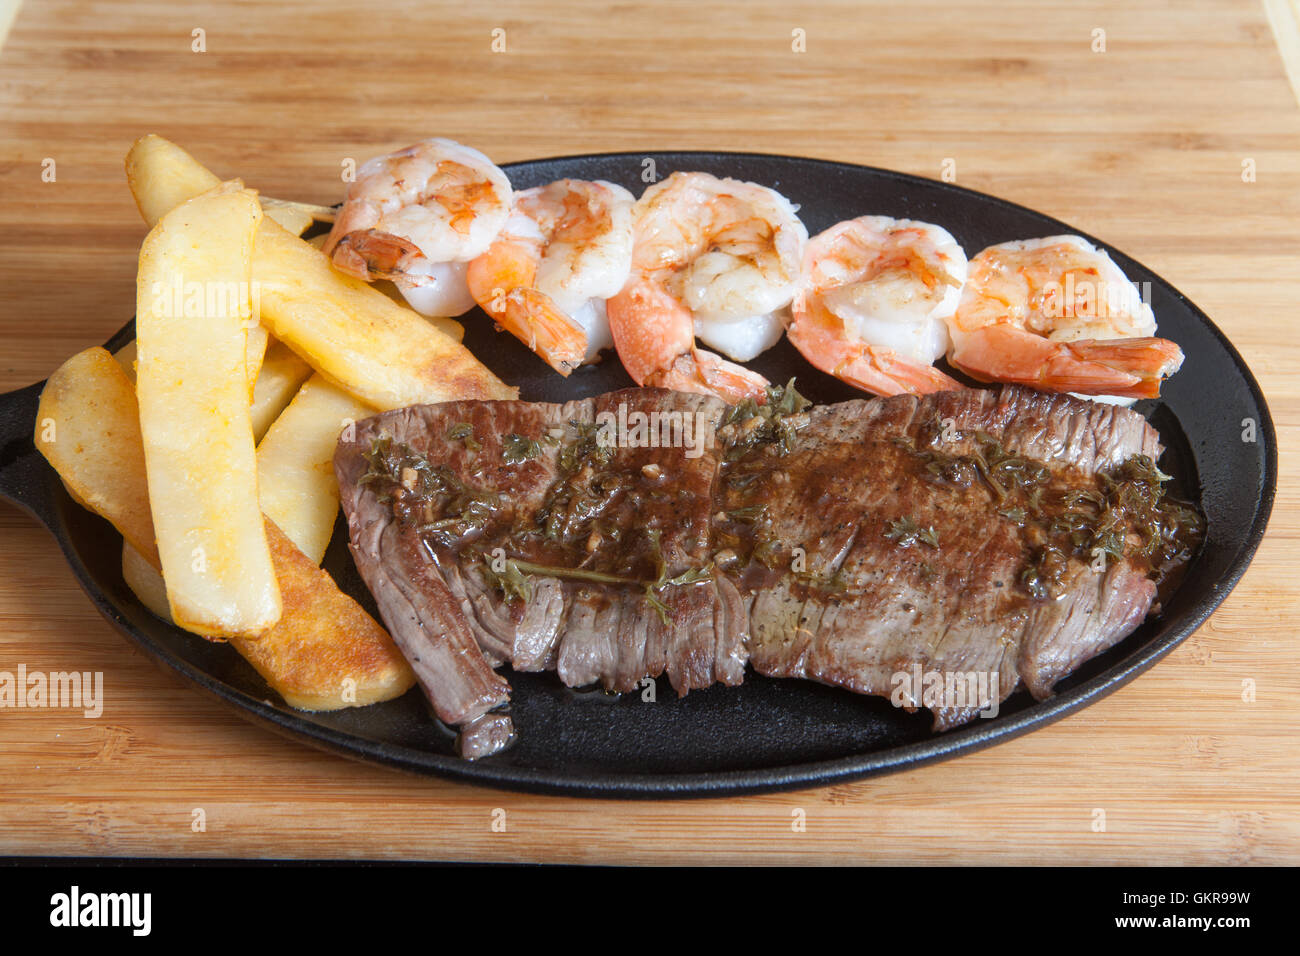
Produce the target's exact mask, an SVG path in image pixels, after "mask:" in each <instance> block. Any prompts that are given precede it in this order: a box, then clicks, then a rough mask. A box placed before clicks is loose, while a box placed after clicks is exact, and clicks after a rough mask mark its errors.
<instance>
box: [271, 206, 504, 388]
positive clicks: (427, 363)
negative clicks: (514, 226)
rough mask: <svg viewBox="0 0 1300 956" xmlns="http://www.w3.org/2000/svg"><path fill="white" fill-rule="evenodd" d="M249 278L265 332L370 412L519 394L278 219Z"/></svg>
mask: <svg viewBox="0 0 1300 956" xmlns="http://www.w3.org/2000/svg"><path fill="white" fill-rule="evenodd" d="M253 281H254V282H255V283H257V288H258V301H259V303H260V305H261V317H262V324H263V325H265V326H266V327H267V328H268V329H270V330H271V334H272V335H274V336H275V337H276V338H277V339H279V340H280V341H282V342H284V343H285V344H286V345H288V346H289V347H290V348H292V349H293V350H294V351H295V352H297V353H298V354H299V355H301V356H302V357H303V358H304V359H306V360H307V362H308V363H310V364H311V366H312V368H314V369H316V371H317V372H320V373H321V374H322V375H324V376H325V377H326V378H328V379H330V380H331V381H333V382H334V383H335V384H337V385H339V386H340V387H342V388H344V389H346V390H347V391H349V392H351V393H352V394H353V395H355V396H356V397H357V398H359V399H361V400H362V401H363V402H365V403H366V404H368V405H371V406H372V407H374V408H378V409H390V408H403V407H405V406H407V405H418V404H425V403H434V402H445V401H452V400H454V399H464V398H515V397H516V396H517V394H518V392H517V390H516V389H514V388H511V387H510V386H508V385H506V384H505V383H503V382H502V381H501V380H500V379H498V378H497V377H496V376H495V375H493V374H492V373H491V372H490V371H488V369H487V368H486V367H485V366H484V365H482V364H481V363H480V362H479V361H478V359H476V358H474V356H473V355H472V354H471V353H470V351H469V350H468V349H466V348H465V347H464V346H463V345H461V344H460V343H459V342H457V341H455V340H454V339H451V338H449V337H448V336H446V335H444V334H442V333H441V332H440V331H438V329H436V328H435V327H434V326H432V325H430V324H429V323H428V322H427V321H425V320H424V319H423V318H421V317H420V316H419V315H417V314H416V313H415V312H412V311H411V310H410V309H404V308H402V307H401V306H399V305H398V304H397V303H395V302H393V301H392V300H391V299H389V298H388V297H387V296H386V295H384V294H383V293H382V292H376V291H375V290H374V289H372V288H371V287H370V286H369V285H367V284H366V283H364V282H361V281H360V280H358V279H353V278H351V277H350V276H345V275H343V274H342V273H341V272H338V271H337V270H336V269H334V267H333V266H332V265H330V262H329V260H328V259H326V258H325V256H323V255H322V254H321V253H320V252H319V250H316V249H313V248H312V247H311V246H310V245H308V244H307V243H305V242H303V241H302V240H301V239H299V238H297V237H296V236H292V235H290V234H289V233H287V232H285V231H284V230H283V229H281V228H280V227H279V226H277V225H275V224H274V223H264V224H263V226H262V229H261V230H260V231H259V232H258V236H257V245H256V247H255V249H254V254H253Z"/></svg>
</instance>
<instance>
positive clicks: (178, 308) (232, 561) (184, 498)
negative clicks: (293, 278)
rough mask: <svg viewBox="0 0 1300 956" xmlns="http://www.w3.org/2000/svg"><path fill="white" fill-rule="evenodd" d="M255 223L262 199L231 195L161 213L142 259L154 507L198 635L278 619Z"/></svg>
mask: <svg viewBox="0 0 1300 956" xmlns="http://www.w3.org/2000/svg"><path fill="white" fill-rule="evenodd" d="M261 220H262V207H261V205H260V204H259V203H258V201H257V196H256V195H255V194H254V193H253V192H252V191H250V190H247V189H243V188H241V187H240V184H239V183H238V181H235V182H233V183H225V184H222V185H221V186H219V187H218V188H217V189H215V190H212V191H211V192H208V193H204V194H203V195H202V196H199V197H197V198H195V199H191V200H190V201H188V202H186V203H183V204H181V205H180V206H177V207H176V208H175V209H173V210H172V211H171V212H168V213H167V214H166V215H164V216H163V217H162V219H160V220H159V221H158V225H157V226H155V227H154V228H153V230H152V231H151V232H150V233H149V235H148V236H147V237H146V238H145V241H144V245H143V247H142V248H141V250H140V272H139V275H138V278H137V287H136V288H137V293H136V335H137V348H138V357H137V360H136V391H137V395H138V399H139V404H140V433H141V436H142V438H143V440H144V456H145V464H146V468H147V473H148V487H149V499H150V507H151V511H152V514H153V522H154V531H155V534H156V535H157V539H158V554H159V557H160V559H161V561H162V570H163V578H164V580H166V582H167V596H168V600H169V601H170V602H171V610H172V617H173V618H174V619H175V620H176V622H177V623H178V624H180V625H181V626H182V627H184V628H185V629H186V630H191V631H195V632H196V633H200V634H210V635H225V636H228V635H233V634H240V635H248V636H253V635H256V634H260V633H261V632H263V631H265V630H266V629H267V628H269V627H271V626H272V625H273V624H275V622H276V621H277V620H279V617H280V610H281V605H280V592H279V588H278V586H277V585H276V580H275V571H274V569H273V568H272V565H271V555H270V550H269V548H268V546H267V543H266V533H265V531H264V529H263V526H262V520H261V508H260V507H259V505H258V499H257V459H256V455H255V451H254V444H253V426H252V419H251V417H250V413H249V389H248V380H247V365H246V359H247V350H246V334H245V325H244V323H245V321H246V319H247V317H248V310H249V308H250V306H249V292H248V289H249V268H250V266H249V260H250V257H251V254H252V244H253V237H254V235H255V234H256V232H257V226H258V224H259V223H260V222H261ZM175 289H182V290H184V292H185V295H184V297H183V298H181V297H179V296H176V295H174V294H173V291H174V290H175Z"/></svg>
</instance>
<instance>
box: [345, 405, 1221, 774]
mask: <svg viewBox="0 0 1300 956" xmlns="http://www.w3.org/2000/svg"><path fill="white" fill-rule="evenodd" d="M803 405H804V403H803V402H802V400H800V399H798V397H797V396H796V395H795V394H794V393H793V391H792V390H790V391H786V390H775V392H774V394H773V396H772V397H771V400H770V401H769V403H768V404H767V405H765V406H762V407H761V408H760V407H756V406H753V405H752V404H751V405H742V406H737V407H736V408H734V409H733V408H729V407H728V406H726V405H724V404H723V403H721V402H719V401H718V400H716V399H713V398H709V397H705V396H698V395H688V394H684V393H678V392H668V391H663V390H658V389H628V390H625V391H621V392H614V393H610V394H607V395H602V396H599V397H597V398H593V399H586V400H582V401H576V402H569V403H567V404H564V405H550V404H540V403H527V402H508V401H500V402H491V401H467V402H451V403H446V404H441V405H431V406H415V407H412V408H406V409H401V410H398V411H394V412H387V413H384V414H382V415H378V416H375V417H374V418H370V419H367V420H366V421H364V422H360V423H358V424H357V426H356V428H355V434H354V435H349V436H346V440H344V441H341V442H340V445H339V448H338V451H337V453H336V456H335V468H336V471H337V474H338V478H339V487H340V491H341V495H342V500H343V506H344V510H345V512H346V514H347V517H348V527H349V531H350V537H351V547H352V552H353V555H354V557H355V559H356V563H357V566H358V568H359V569H360V571H361V574H362V576H363V578H364V579H365V581H366V584H367V585H368V586H369V587H370V590H371V592H372V593H373V594H374V596H375V599H376V602H377V603H378V605H379V609H380V612H381V614H382V616H383V618H384V620H385V622H386V623H387V624H388V627H389V629H390V630H391V631H392V633H393V636H394V638H395V640H396V641H397V643H398V645H399V646H400V647H401V648H402V650H403V652H404V653H405V655H406V656H407V658H408V660H410V662H411V665H412V667H413V669H414V670H415V672H416V675H417V677H418V678H419V680H420V684H421V686H422V688H423V689H424V691H425V693H426V694H427V695H428V697H429V699H430V701H431V702H432V704H433V706H434V709H435V711H436V712H437V714H438V716H439V717H440V718H441V719H442V720H444V721H445V722H447V723H449V724H453V725H456V726H458V727H460V728H461V740H460V746H461V751H462V753H463V754H464V755H466V756H469V757H475V756H481V755H483V754H486V753H491V752H494V751H495V750H497V749H500V748H501V747H502V746H504V745H505V744H506V743H507V742H508V741H509V739H510V736H511V734H512V732H513V731H512V728H511V726H510V722H509V716H508V714H506V713H505V712H504V711H503V710H502V705H504V704H505V703H506V702H507V701H508V699H509V686H508V685H507V683H506V681H505V680H504V679H503V678H502V677H501V676H500V675H499V674H498V673H497V671H496V668H497V667H498V666H499V665H500V664H502V663H509V664H511V666H512V667H513V668H514V669H515V670H519V671H539V670H555V671H557V672H558V674H559V676H560V679H561V680H562V681H563V682H564V683H565V684H567V685H569V686H584V685H588V684H593V683H600V684H602V685H603V686H605V687H606V688H608V689H611V690H617V691H628V690H632V689H633V688H635V687H636V686H637V684H638V682H639V681H641V680H642V679H643V678H645V677H657V676H659V675H660V674H663V673H667V675H668V678H669V680H670V682H671V683H672V685H673V687H674V688H675V689H676V690H677V691H678V692H679V693H680V694H685V693H686V692H687V691H689V690H691V689H693V688H699V687H707V686H709V685H711V684H713V683H718V682H720V683H724V684H729V685H735V684H739V683H740V682H741V680H742V678H743V676H744V669H745V664H746V662H747V661H748V662H749V663H750V664H751V665H752V666H753V667H754V669H755V670H756V671H758V672H759V673H761V674H766V675H769V676H773V677H802V678H807V679H811V680H816V681H820V682H823V683H827V684H833V685H836V686H842V687H846V688H848V689H850V690H854V691H857V692H859V693H866V694H881V695H886V696H891V697H892V698H893V699H894V702H895V703H897V704H899V705H900V706H905V707H908V708H909V709H911V708H915V707H918V706H926V707H929V709H931V710H932V711H933V713H934V716H935V726H936V728H937V729H944V728H947V727H952V726H955V725H957V724H960V723H963V722H965V721H967V720H969V719H971V717H973V716H974V715H975V713H976V712H978V711H979V710H980V709H982V708H983V707H985V706H988V705H991V704H995V703H997V702H1000V701H1001V700H1003V699H1005V698H1006V697H1007V696H1008V695H1009V694H1011V693H1012V692H1013V691H1014V690H1015V689H1016V688H1017V687H1018V686H1020V685H1021V684H1023V685H1024V686H1026V687H1027V688H1028V689H1029V691H1030V692H1031V693H1032V694H1033V695H1034V696H1035V697H1037V698H1040V699H1041V698H1043V697H1046V696H1047V695H1049V694H1050V693H1051V689H1052V686H1053V685H1054V684H1055V683H1056V682H1057V681H1058V680H1059V679H1060V678H1061V677H1063V676H1064V675H1066V674H1067V673H1069V672H1070V671H1071V670H1073V669H1074V668H1075V667H1077V666H1078V665H1079V664H1081V663H1083V662H1084V661H1086V660H1088V659H1089V658H1091V657H1093V656H1095V655H1096V654H1099V653H1101V652H1102V651H1104V650H1105V649H1107V648H1108V647H1110V646H1112V645H1113V644H1114V643H1115V642H1117V641H1118V640H1120V639H1121V638H1123V637H1124V636H1126V635H1127V634H1129V633H1130V632H1132V630H1133V629H1134V628H1136V627H1137V626H1138V625H1139V624H1140V623H1141V622H1142V620H1143V619H1144V618H1145V617H1146V615H1147V614H1148V612H1149V611H1150V609H1151V607H1152V605H1153V601H1154V600H1155V596H1156V585H1157V580H1158V579H1161V578H1167V577H1169V576H1170V575H1172V574H1174V573H1176V571H1177V570H1178V568H1180V567H1181V565H1183V564H1185V563H1186V560H1187V559H1188V557H1189V555H1190V553H1191V552H1192V550H1193V549H1194V548H1195V545H1196V535H1197V534H1198V532H1199V523H1198V519H1197V517H1196V516H1195V514H1194V513H1193V512H1192V511H1190V509H1187V508H1184V507H1181V506H1179V505H1176V504H1173V503H1169V502H1167V501H1166V500H1165V499H1164V497H1163V496H1162V494H1161V493H1160V485H1159V477H1161V476H1158V473H1157V472H1155V470H1154V467H1153V466H1151V462H1154V461H1155V460H1156V459H1157V458H1158V457H1159V454H1160V445H1159V440H1158V436H1157V435H1156V433H1155V431H1154V430H1153V429H1152V428H1151V427H1150V426H1149V425H1148V424H1147V422H1146V421H1145V419H1143V418H1142V417H1141V416H1140V415H1138V414H1136V413H1134V412H1132V411H1130V410H1128V409H1123V408H1117V407H1115V406H1111V405H1104V404H1097V403H1091V402H1085V401H1081V400H1077V399H1073V398H1070V397H1068V396H1059V395H1049V394H1046V393H1040V392H1035V391H1032V390H1029V389H1022V388H1017V387H1004V388H1002V389H1001V390H1000V391H994V390H984V389H972V390H965V391H959V392H947V393H942V394H937V395H930V396H924V397H920V398H917V397H913V396H899V397H894V398H888V399H874V400H861V401H851V402H844V403H840V404H836V405H827V406H819V407H813V408H805V407H803ZM918 672H923V673H927V674H928V673H938V674H939V675H940V676H941V679H942V678H943V677H945V676H946V677H948V683H949V686H950V687H953V686H956V687H957V688H958V689H959V692H960V689H961V688H962V687H964V686H966V685H965V684H963V683H962V682H963V681H968V680H971V681H973V678H972V675H983V678H982V680H983V683H981V684H980V687H982V688H987V690H985V691H983V694H984V696H983V697H981V698H979V699H976V698H975V697H974V696H970V697H967V698H962V697H958V698H957V699H955V700H954V699H953V697H952V695H951V693H949V694H948V695H947V696H944V697H942V698H931V697H928V696H926V695H924V694H923V693H922V688H921V687H920V686H918V685H916V684H915V681H911V682H909V681H900V679H899V675H903V674H905V675H912V674H915V673H918ZM953 675H955V676H956V681H955V683H954V681H953V679H952V677H953ZM969 686H970V687H972V688H973V687H974V686H975V684H974V683H973V682H972V683H970V684H969Z"/></svg>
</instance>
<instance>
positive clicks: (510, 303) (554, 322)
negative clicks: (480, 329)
mask: <svg viewBox="0 0 1300 956" xmlns="http://www.w3.org/2000/svg"><path fill="white" fill-rule="evenodd" d="M536 278H537V261H536V259H535V258H534V257H533V255H532V254H531V252H530V251H529V250H528V249H526V248H523V247H521V246H519V245H518V244H516V243H512V242H500V241H498V242H495V243H493V245H492V247H491V249H490V250H489V251H488V252H486V253H484V254H483V255H481V256H479V257H478V258H477V259H475V260H474V261H473V262H471V263H470V264H469V271H468V272H467V273H466V275H465V279H466V281H467V282H468V283H469V289H470V292H472V293H473V294H474V298H475V300H476V301H477V302H478V303H479V305H480V306H481V307H482V308H483V311H484V312H486V313H487V314H488V315H490V316H491V317H492V318H493V319H495V320H496V321H497V324H499V325H500V326H501V327H502V328H503V329H505V330H506V331H507V332H509V333H510V334H511V335H513V336H514V337H515V338H517V339H519V341H521V342H523V343H524V345H526V346H528V348H529V349H531V350H532V351H534V352H536V353H537V354H538V355H539V356H540V357H541V358H542V360H543V361H545V362H546V364H547V365H549V366H550V367H551V368H553V369H555V370H556V371H557V372H559V373H560V374H561V375H568V374H569V373H570V372H571V371H573V370H574V369H575V368H577V367H578V366H579V365H581V364H582V359H583V356H584V355H586V352H587V336H586V334H585V333H584V332H583V331H582V329H581V328H579V327H578V326H577V325H576V324H574V323H573V322H572V321H570V319H569V318H568V316H566V315H565V314H564V313H563V312H561V311H560V310H559V309H558V308H557V307H556V305H555V303H554V302H553V301H551V298H550V296H547V295H545V294H544V293H542V292H539V291H538V290H537V289H535V288H534V287H533V285H534V282H535V281H536Z"/></svg>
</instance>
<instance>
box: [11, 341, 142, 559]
mask: <svg viewBox="0 0 1300 956" xmlns="http://www.w3.org/2000/svg"><path fill="white" fill-rule="evenodd" d="M35 437H36V447H37V449H38V450H39V451H40V453H41V454H42V455H44V456H45V457H46V459H48V460H49V463H50V464H51V465H53V466H54V470H55V471H57V472H58V473H59V477H60V478H62V479H63V483H64V485H65V486H67V489H68V491H69V493H70V494H71V495H72V497H74V498H75V499H77V501H79V502H81V503H82V504H83V505H84V506H85V507H87V508H89V509H90V510H91V511H94V512H95V513H96V514H98V515H100V516H102V517H104V518H105V519H107V520H108V521H109V522H111V523H112V525H113V527H115V528H117V530H118V531H119V532H121V534H122V537H124V538H125V539H126V540H127V541H129V542H131V544H132V546H133V547H135V549H136V550H138V551H139V552H140V553H141V554H143V555H146V556H147V557H149V559H150V560H153V561H157V560H158V548H157V546H156V545H155V543H154V532H153V517H152V516H151V515H150V512H149V486H148V481H147V479H146V476H145V459H144V448H143V445H142V444H141V440H140V413H139V409H138V408H137V406H136V400H135V389H134V388H132V387H131V381H130V379H128V378H127V377H126V373H125V372H124V371H123V370H122V367H121V366H120V365H119V364H118V363H117V362H116V361H115V360H114V359H113V356H112V355H110V354H109V353H108V351H107V350H105V349H101V348H93V349H86V350H85V351H84V352H79V353H78V354H76V355H74V356H73V357H72V358H70V359H68V360H67V361H66V362H64V363H63V365H61V366H60V367H59V369H58V371H56V372H55V373H54V374H53V375H51V376H50V378H49V381H48V382H46V383H45V388H44V390H43V391H42V392H41V399H40V404H39V405H38V406H37V410H36V436H35Z"/></svg>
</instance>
